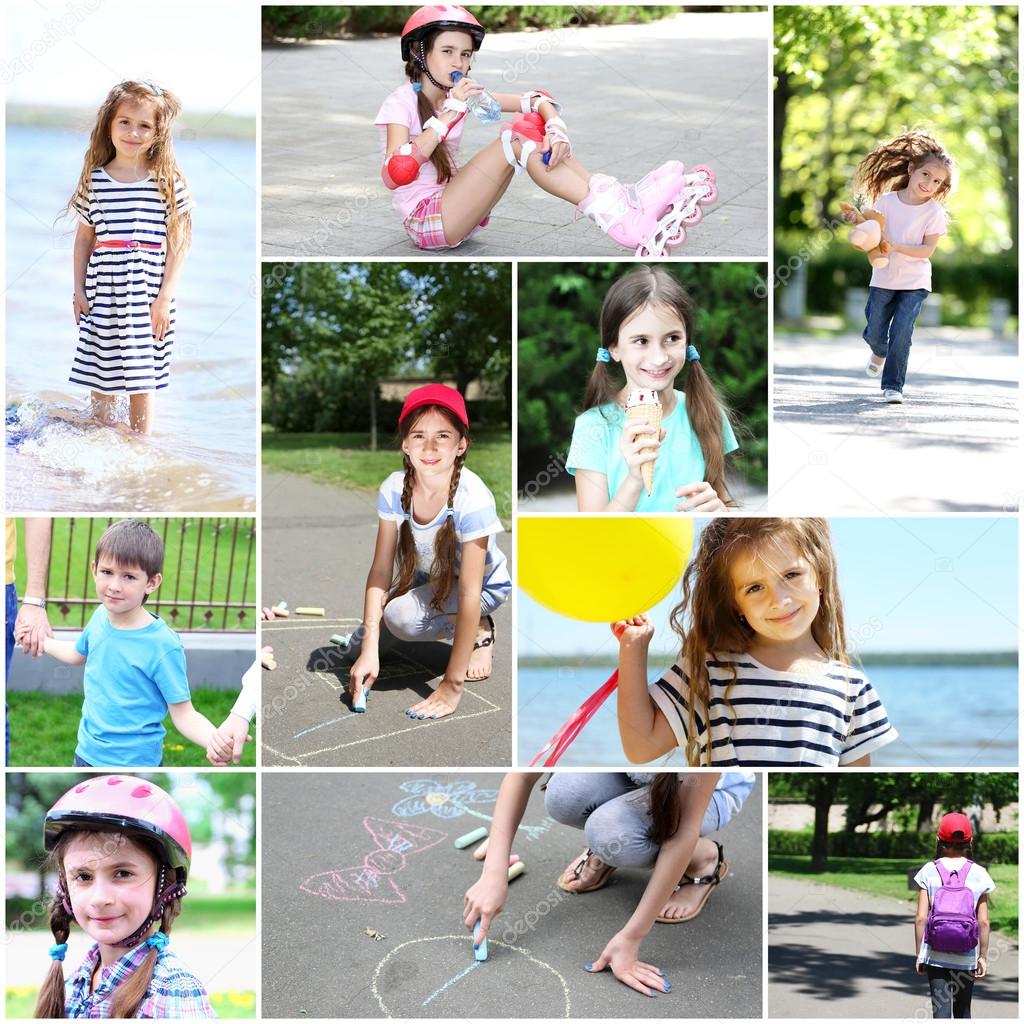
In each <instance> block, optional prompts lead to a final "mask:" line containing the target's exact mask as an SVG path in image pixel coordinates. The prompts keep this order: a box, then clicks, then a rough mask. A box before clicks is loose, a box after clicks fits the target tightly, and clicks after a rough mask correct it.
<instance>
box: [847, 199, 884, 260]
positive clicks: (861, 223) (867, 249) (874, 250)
mask: <svg viewBox="0 0 1024 1024" xmlns="http://www.w3.org/2000/svg"><path fill="white" fill-rule="evenodd" d="M839 208H840V209H841V210H842V211H843V213H844V214H847V215H849V214H852V215H853V221H852V223H853V224H854V228H853V230H852V231H851V232H850V244H851V245H852V246H853V247H854V249H859V250H860V251H861V252H863V253H866V254H867V257H868V263H870V264H871V266H873V267H875V268H876V269H879V270H880V269H881V268H882V267H887V266H889V257H888V255H886V254H887V253H888V252H889V250H890V249H892V246H891V245H890V244H889V243H888V242H887V241H886V240H885V239H884V238H883V237H882V231H883V229H884V228H885V214H882V213H879V212H878V211H877V210H863V211H861V210H858V209H857V207H855V206H853V205H851V204H850V203H840V204H839ZM845 219H849V217H844V220H845Z"/></svg>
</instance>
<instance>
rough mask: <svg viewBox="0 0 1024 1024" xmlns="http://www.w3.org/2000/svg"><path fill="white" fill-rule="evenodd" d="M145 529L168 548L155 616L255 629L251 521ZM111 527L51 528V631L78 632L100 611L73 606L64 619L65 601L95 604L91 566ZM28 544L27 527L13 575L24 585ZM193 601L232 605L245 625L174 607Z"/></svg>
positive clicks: (153, 604) (88, 523)
mask: <svg viewBox="0 0 1024 1024" xmlns="http://www.w3.org/2000/svg"><path fill="white" fill-rule="evenodd" d="M146 522H148V523H149V524H150V526H152V527H153V529H154V530H155V531H156V532H157V533H158V534H159V535H160V536H161V537H162V538H163V541H164V571H163V582H162V583H161V584H160V587H159V588H158V589H157V590H156V591H154V592H153V593H152V594H151V595H150V597H149V600H148V601H147V602H146V607H147V608H148V609H149V610H150V611H151V612H153V613H154V614H155V615H159V616H160V617H161V618H162V619H164V620H165V621H166V622H167V624H168V625H169V626H172V627H173V628H175V629H239V628H242V627H243V626H244V627H248V628H253V627H254V626H255V622H256V536H255V520H254V519H253V518H251V517H249V518H241V519H217V518H210V519H180V518H179V519H148V520H146ZM107 523H108V520H107V519H106V518H103V519H89V518H84V517H82V518H73V519H68V518H63V519H54V520H53V539H52V541H51V544H50V550H51V555H50V577H49V585H48V587H47V596H48V599H49V607H48V609H47V611H48V614H49V616H50V625H51V626H53V627H55V628H62V627H63V628H68V629H81V628H82V626H84V625H85V623H86V622H87V621H88V620H89V617H90V616H91V615H92V613H93V609H94V608H95V605H93V604H90V605H88V606H84V605H73V606H70V605H69V606H66V607H67V614H66V615H65V614H63V613H62V609H61V598H62V597H68V598H76V599H82V598H85V599H88V600H90V601H92V600H94V599H95V596H96V589H95V585H94V584H93V580H92V574H91V573H90V572H89V564H90V562H91V561H92V558H93V556H94V554H95V551H96V542H97V541H98V540H99V539H100V535H101V534H102V533H103V531H104V529H106V527H107ZM200 527H201V531H200ZM200 533H201V536H200ZM250 534H251V535H252V536H251V537H250ZM24 538H25V534H24V523H22V522H19V523H18V557H17V558H16V559H15V562H14V572H15V578H16V579H17V580H19V581H21V583H22V585H23V583H24V580H25V575H26V573H25V543H24ZM232 548H234V557H233V558H232ZM229 576H230V586H229V579H228V577H229ZM21 590H22V586H19V592H20V591H21ZM193 592H194V593H195V598H193V596H192V595H193ZM193 599H194V600H195V601H197V602H202V601H211V602H221V603H223V602H227V601H232V602H236V603H240V604H243V605H248V606H250V607H249V608H248V609H247V614H246V616H245V618H244V619H243V620H241V622H240V620H239V618H238V609H228V610H227V617H226V620H225V610H224V609H223V608H219V609H218V608H213V607H206V606H203V605H200V606H199V607H197V608H195V609H194V611H193V610H190V609H189V608H187V607H183V606H182V605H176V604H175V602H176V601H192V600H193ZM174 612H176V613H177V614H173V613H174Z"/></svg>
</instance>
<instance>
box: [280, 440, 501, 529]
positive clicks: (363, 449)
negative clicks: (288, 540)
mask: <svg viewBox="0 0 1024 1024" xmlns="http://www.w3.org/2000/svg"><path fill="white" fill-rule="evenodd" d="M378 443H379V444H380V446H381V447H380V449H379V450H378V451H375V452H372V451H370V441H369V436H368V435H367V434H281V433H278V432H276V431H273V430H265V431H264V432H263V464H264V465H265V466H267V467H269V468H270V469H279V470H287V471H288V472H290V473H301V474H303V475H304V476H308V477H311V478H312V479H314V480H316V481H318V482H319V483H324V484H335V485H338V486H342V487H362V488H366V489H368V490H376V489H377V488H378V487H380V485H381V482H382V481H383V480H384V478H385V477H386V476H388V475H389V474H391V473H394V472H395V470H399V469H401V468H402V457H401V454H400V453H399V452H397V451H396V450H395V449H394V448H392V446H391V442H390V439H389V438H387V437H384V436H383V435H382V436H381V437H379V438H378ZM466 465H467V466H468V467H469V468H470V469H471V470H473V472H474V473H476V474H477V476H479V477H480V478H481V479H482V480H483V482H484V483H485V484H487V486H488V487H489V488H490V491H491V493H492V494H493V495H494V501H495V504H496V505H497V508H498V515H499V516H500V517H501V521H502V523H503V524H504V525H505V527H506V529H507V528H510V527H511V521H512V434H511V432H510V431H507V430H496V431H481V432H480V433H478V434H476V435H475V436H474V437H473V443H472V445H471V446H470V449H469V454H468V456H467V458H466Z"/></svg>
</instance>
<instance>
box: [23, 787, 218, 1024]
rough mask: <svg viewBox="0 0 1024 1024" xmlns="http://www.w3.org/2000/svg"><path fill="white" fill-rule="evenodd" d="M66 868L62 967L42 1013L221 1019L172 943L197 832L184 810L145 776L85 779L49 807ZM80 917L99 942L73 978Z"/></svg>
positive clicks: (55, 852) (61, 887)
mask: <svg viewBox="0 0 1024 1024" xmlns="http://www.w3.org/2000/svg"><path fill="white" fill-rule="evenodd" d="M43 842H44V846H45V848H46V851H47V853H48V854H49V855H50V858H49V865H50V866H51V868H52V869H53V870H55V871H56V873H57V891H56V893H55V894H54V897H53V903H52V904H51V906H50V930H51V931H52V932H53V938H54V944H53V945H52V946H51V947H50V958H51V959H52V961H53V963H52V965H51V967H50V973H49V974H48V975H47V977H46V981H45V982H44V983H43V987H42V988H41V989H40V991H39V999H38V1002H37V1003H36V1011H35V1016H36V1017H50V1018H52V1017H176V1018H187V1017H215V1016H216V1014H215V1013H214V1012H213V1009H212V1008H211V1007H210V1002H209V1000H208V999H207V996H206V991H205V989H204V988H203V986H202V984H201V983H200V981H199V979H198V978H196V977H195V976H194V975H193V974H192V973H191V972H190V971H188V970H187V969H186V968H185V966H184V965H183V964H182V963H181V961H180V960H179V959H178V958H177V957H176V956H175V955H174V953H172V952H171V951H170V950H169V949H168V945H169V943H170V938H169V936H170V932H171V926H172V925H173V923H174V921H175V919H176V918H177V916H178V915H179V914H180V913H181V901H182V899H183V898H184V896H185V881H186V879H187V877H188V870H189V865H190V863H191V860H192V838H191V835H190V834H189V830H188V824H187V822H186V821H185V816H184V815H183V814H182V813H181V808H180V807H179V806H178V805H177V803H175V801H174V800H173V799H172V798H171V796H170V795H169V794H168V793H165V792H164V791H163V790H162V789H161V788H160V787H159V786H157V785H155V784H154V783H152V782H147V781H146V780H145V779H139V778H134V777H132V776H129V775H102V776H99V777H97V778H91V779H84V780H83V781H81V782H79V783H78V784H77V785H76V786H74V787H73V788H72V789H69V790H68V791H67V792H66V793H65V794H64V795H63V796H62V797H61V798H60V799H59V800H58V801H57V802H56V803H55V804H54V805H53V806H52V807H51V808H50V809H49V811H47V812H46V819H45V823H44V827H43ZM72 922H74V923H76V924H77V925H78V926H79V927H80V928H81V929H82V931H84V932H85V933H86V934H87V935H88V936H89V937H90V938H91V939H93V940H94V942H95V945H93V947H92V948H91V949H90V950H89V952H88V953H87V954H86V957H85V960H83V961H82V963H81V965H80V966H79V967H78V969H77V970H76V971H75V973H74V974H73V975H71V977H70V978H68V979H67V981H65V979H64V969H63V961H64V956H65V954H66V953H67V949H68V936H69V934H70V932H71V924H72Z"/></svg>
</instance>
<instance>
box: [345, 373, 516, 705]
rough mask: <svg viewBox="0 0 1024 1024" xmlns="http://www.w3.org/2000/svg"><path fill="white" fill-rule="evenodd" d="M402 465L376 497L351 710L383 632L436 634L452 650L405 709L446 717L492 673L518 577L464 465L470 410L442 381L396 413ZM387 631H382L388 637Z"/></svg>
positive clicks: (376, 671)
mask: <svg viewBox="0 0 1024 1024" xmlns="http://www.w3.org/2000/svg"><path fill="white" fill-rule="evenodd" d="M398 431H399V436H400V438H401V442H402V458H403V463H404V467H405V468H404V470H403V471H402V472H396V473H392V474H391V475H390V476H389V477H388V478H387V479H386V480H385V481H384V483H382V484H381V486H380V491H379V492H378V495H377V515H378V517H379V522H378V525H377V545H376V547H375V549H374V553H373V564H372V565H371V566H370V573H369V575H368V577H367V580H366V599H365V605H364V611H363V624H362V626H360V628H359V629H358V630H357V631H356V633H355V634H354V636H353V639H352V642H351V645H350V648H349V650H350V651H351V652H353V653H354V654H355V653H356V652H358V657H357V658H356V661H355V663H354V664H353V666H352V670H351V672H350V673H349V693H350V695H351V699H352V704H353V707H355V708H357V709H358V708H359V707H360V705H362V704H363V701H364V700H365V694H366V693H367V692H368V691H369V690H370V688H371V687H372V686H373V684H374V682H375V681H376V680H377V677H378V676H379V675H380V644H381V640H382V638H383V637H387V638H389V639H392V638H397V639H399V640H406V641H425V640H426V641H429V640H439V641H442V642H444V643H450V644H451V648H452V650H451V655H450V656H449V658H448V666H447V668H446V670H445V673H444V677H443V678H442V679H441V682H440V683H439V684H438V687H437V689H436V690H435V691H434V692H433V693H432V694H431V695H430V696H429V697H428V698H427V699H426V700H424V701H420V702H419V703H418V704H415V705H414V706H412V707H410V708H408V709H407V710H406V712H405V713H406V714H407V715H409V716H411V717H413V718H444V717H445V716H446V715H450V714H452V713H453V712H454V711H455V709H456V708H457V707H458V705H459V701H460V700H461V699H462V690H463V686H464V685H465V683H466V681H467V680H469V681H473V680H479V679H486V678H487V677H488V676H489V675H490V674H491V657H492V653H493V645H494V619H493V618H491V613H492V612H494V611H496V610H497V609H498V608H499V607H501V605H502V604H504V603H505V601H507V600H508V597H509V594H510V593H511V592H512V579H511V577H510V576H509V572H508V563H507V561H506V559H505V555H504V554H503V553H502V551H501V549H500V548H499V547H498V544H497V541H496V539H495V538H496V537H497V535H498V534H499V533H501V531H502V529H503V527H502V525H501V520H500V519H499V518H498V513H497V510H496V508H495V503H494V496H493V495H492V494H491V492H490V491H489V490H488V489H487V485H486V484H485V483H484V482H483V480H481V479H480V477H478V476H477V475H476V474H475V473H473V472H472V471H471V470H469V469H467V468H466V465H465V463H466V451H467V449H468V448H469V416H468V414H467V412H466V403H465V401H464V400H463V397H462V395H460V394H459V392H458V391H456V390H455V389H454V388H450V387H446V386H445V385H443V384H427V385H425V386H423V387H421V388H416V389H415V390H414V391H411V392H410V393H409V395H408V397H407V398H406V400H405V404H404V405H403V407H402V412H401V415H400V416H399V418H398ZM382 627H383V633H382Z"/></svg>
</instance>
